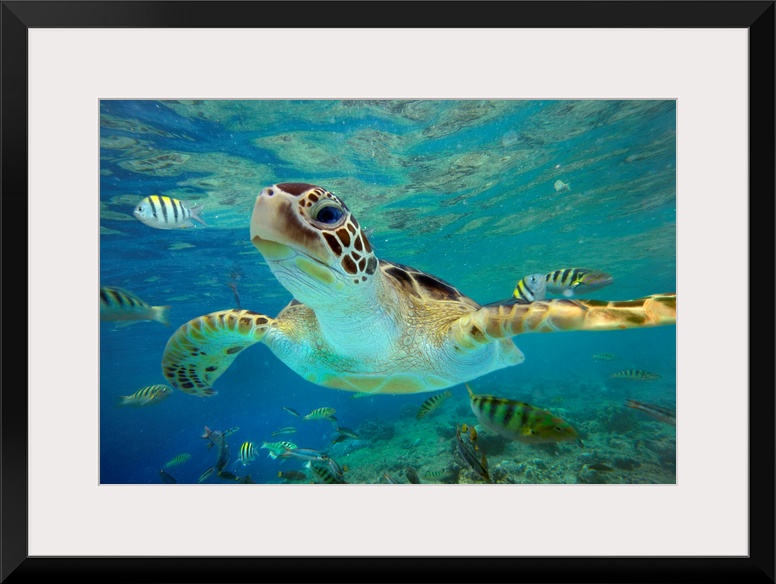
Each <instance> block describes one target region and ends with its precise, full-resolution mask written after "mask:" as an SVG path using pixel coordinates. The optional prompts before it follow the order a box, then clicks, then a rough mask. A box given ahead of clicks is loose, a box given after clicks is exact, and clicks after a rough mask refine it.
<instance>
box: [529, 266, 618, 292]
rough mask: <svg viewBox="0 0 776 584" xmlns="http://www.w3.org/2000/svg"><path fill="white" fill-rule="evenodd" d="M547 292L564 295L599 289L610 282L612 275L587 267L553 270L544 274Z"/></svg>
mask: <svg viewBox="0 0 776 584" xmlns="http://www.w3.org/2000/svg"><path fill="white" fill-rule="evenodd" d="M544 279H545V280H546V286H547V292H551V293H552V294H562V295H563V296H566V297H571V296H574V295H575V294H584V293H585V292H593V291H595V290H600V289H601V288H603V287H604V286H608V285H609V284H611V283H612V281H613V279H612V277H611V276H610V275H609V274H607V273H606V272H600V271H598V270H590V269H588V268H566V269H564V270H555V271H554V272H550V273H549V274H547V275H546V276H544Z"/></svg>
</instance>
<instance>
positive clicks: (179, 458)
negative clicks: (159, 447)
mask: <svg viewBox="0 0 776 584" xmlns="http://www.w3.org/2000/svg"><path fill="white" fill-rule="evenodd" d="M190 458H191V454H189V453H188V452H184V453H183V454H179V455H178V456H176V457H175V458H173V459H172V460H171V461H170V462H168V463H167V464H165V465H164V468H170V467H173V466H178V465H179V464H183V463H184V462H188V461H189V459H190Z"/></svg>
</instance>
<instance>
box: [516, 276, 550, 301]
mask: <svg viewBox="0 0 776 584" xmlns="http://www.w3.org/2000/svg"><path fill="white" fill-rule="evenodd" d="M546 293H547V281H546V280H545V276H544V274H531V275H530V276H526V277H525V278H523V279H522V280H520V281H519V282H518V283H517V285H516V286H515V291H514V292H512V296H514V297H515V298H517V299H518V300H519V301H520V302H533V301H534V300H544V298H545V297H546Z"/></svg>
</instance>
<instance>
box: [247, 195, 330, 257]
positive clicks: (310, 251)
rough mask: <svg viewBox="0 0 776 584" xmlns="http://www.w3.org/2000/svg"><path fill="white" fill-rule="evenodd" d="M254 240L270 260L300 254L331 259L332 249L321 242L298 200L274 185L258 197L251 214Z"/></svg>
mask: <svg viewBox="0 0 776 584" xmlns="http://www.w3.org/2000/svg"><path fill="white" fill-rule="evenodd" d="M270 193H271V194H270ZM251 242H252V243H253V245H255V246H256V249H258V250H259V251H260V252H261V255H263V256H264V258H265V259H266V260H267V261H272V260H275V261H278V260H284V259H290V258H292V257H294V256H298V255H300V254H301V255H305V256H308V257H310V258H312V259H314V260H317V261H319V262H321V263H324V264H328V262H329V260H330V257H329V256H330V253H329V249H328V247H326V246H325V245H324V244H323V242H322V241H321V236H320V233H319V232H318V231H317V230H316V229H314V228H313V227H311V226H310V225H308V224H307V222H306V221H305V220H304V219H303V218H302V217H301V216H300V215H299V213H298V211H297V202H296V200H295V199H293V198H292V197H290V196H289V195H287V194H286V193H283V192H279V191H278V190H277V189H274V190H273V189H272V188H271V187H267V188H265V189H263V190H262V191H261V192H260V193H259V196H258V197H256V203H255V205H254V206H253V214H252V215H251Z"/></svg>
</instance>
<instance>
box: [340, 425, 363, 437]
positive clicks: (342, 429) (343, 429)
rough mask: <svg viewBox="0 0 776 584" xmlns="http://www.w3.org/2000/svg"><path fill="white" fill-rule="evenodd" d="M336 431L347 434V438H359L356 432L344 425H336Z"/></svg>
mask: <svg viewBox="0 0 776 584" xmlns="http://www.w3.org/2000/svg"><path fill="white" fill-rule="evenodd" d="M337 432H339V433H340V434H342V435H343V436H347V437H348V438H356V439H358V438H359V436H358V434H356V433H355V432H354V431H353V430H351V429H350V428H346V427H345V426H337Z"/></svg>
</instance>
